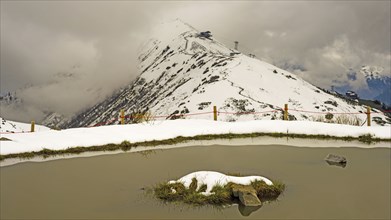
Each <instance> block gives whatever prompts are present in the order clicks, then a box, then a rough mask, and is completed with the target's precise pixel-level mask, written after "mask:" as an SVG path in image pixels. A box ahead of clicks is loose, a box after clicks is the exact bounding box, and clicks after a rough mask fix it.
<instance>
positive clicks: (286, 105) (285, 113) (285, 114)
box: [284, 104, 288, 121]
mask: <svg viewBox="0 0 391 220" xmlns="http://www.w3.org/2000/svg"><path fill="white" fill-rule="evenodd" d="M284 120H285V121H288V104H285V107H284Z"/></svg>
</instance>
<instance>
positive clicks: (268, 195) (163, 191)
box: [152, 178, 285, 206]
mask: <svg viewBox="0 0 391 220" xmlns="http://www.w3.org/2000/svg"><path fill="white" fill-rule="evenodd" d="M250 185H251V186H252V187H253V188H254V189H255V190H256V192H257V196H258V198H260V200H261V201H262V202H266V201H274V200H276V199H277V198H278V196H279V195H280V194H281V193H282V192H283V191H284V190H285V185H284V184H283V183H280V182H278V181H274V182H273V185H270V186H269V185H267V184H266V183H265V182H264V181H258V180H257V181H254V182H252V183H251V184H250ZM233 186H238V184H235V183H231V182H229V183H228V184H226V185H225V186H221V185H215V186H214V187H213V188H212V190H211V192H212V194H210V195H204V194H202V192H205V191H206V188H207V186H206V185H202V186H201V187H200V188H199V189H198V190H197V189H196V188H197V180H196V179H195V178H193V179H192V183H191V184H190V187H189V188H186V187H185V186H184V185H183V184H182V183H178V182H176V183H160V184H157V185H156V186H155V187H153V190H152V191H153V194H154V196H155V197H156V198H158V199H160V200H163V201H165V202H174V203H176V202H183V203H186V204H191V205H196V206H199V205H216V206H222V205H230V204H234V203H238V198H237V197H235V196H234V194H233V190H232V189H233Z"/></svg>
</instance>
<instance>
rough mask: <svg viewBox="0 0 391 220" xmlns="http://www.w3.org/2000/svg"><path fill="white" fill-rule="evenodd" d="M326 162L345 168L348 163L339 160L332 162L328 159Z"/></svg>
mask: <svg viewBox="0 0 391 220" xmlns="http://www.w3.org/2000/svg"><path fill="white" fill-rule="evenodd" d="M326 162H327V163H328V164H329V165H331V166H338V167H342V168H345V167H346V164H347V163H338V162H332V161H327V160H326Z"/></svg>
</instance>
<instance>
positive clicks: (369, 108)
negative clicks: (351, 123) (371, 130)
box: [367, 106, 371, 127]
mask: <svg viewBox="0 0 391 220" xmlns="http://www.w3.org/2000/svg"><path fill="white" fill-rule="evenodd" d="M367 125H368V127H370V126H371V107H369V106H367Z"/></svg>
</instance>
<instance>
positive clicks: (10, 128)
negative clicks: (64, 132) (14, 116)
mask: <svg viewBox="0 0 391 220" xmlns="http://www.w3.org/2000/svg"><path fill="white" fill-rule="evenodd" d="M30 130H31V124H27V123H21V122H14V121H9V120H6V119H4V118H1V117H0V133H14V132H18V133H19V132H30ZM46 130H50V128H48V127H45V126H42V125H35V131H46Z"/></svg>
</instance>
